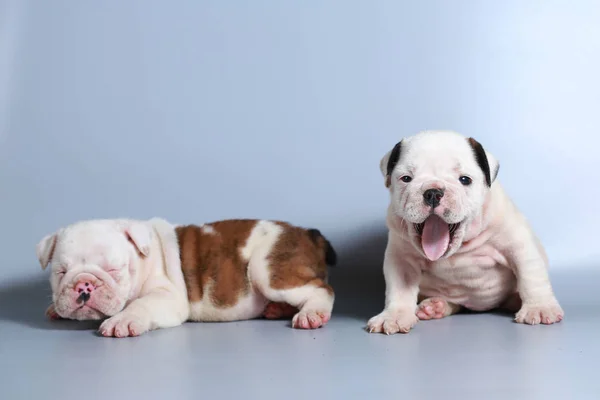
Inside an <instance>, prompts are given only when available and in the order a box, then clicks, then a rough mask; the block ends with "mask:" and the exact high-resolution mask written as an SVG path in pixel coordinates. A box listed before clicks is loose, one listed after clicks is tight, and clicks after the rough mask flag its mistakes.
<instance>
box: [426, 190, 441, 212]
mask: <svg viewBox="0 0 600 400" xmlns="http://www.w3.org/2000/svg"><path fill="white" fill-rule="evenodd" d="M442 197H444V191H443V190H440V189H427V190H426V191H425V192H424V193H423V198H424V199H425V204H427V205H428V206H431V207H433V208H436V207H437V206H439V205H440V200H441V199H442Z"/></svg>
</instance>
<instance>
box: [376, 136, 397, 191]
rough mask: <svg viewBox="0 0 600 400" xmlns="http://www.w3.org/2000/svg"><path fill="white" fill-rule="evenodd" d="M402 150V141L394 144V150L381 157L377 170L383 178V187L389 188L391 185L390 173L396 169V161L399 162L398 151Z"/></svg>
mask: <svg viewBox="0 0 600 400" xmlns="http://www.w3.org/2000/svg"><path fill="white" fill-rule="evenodd" d="M401 150H402V140H401V141H399V142H398V143H396V145H395V146H394V148H393V149H392V150H390V151H388V152H387V153H385V155H384V156H383V158H382V159H381V161H380V162H379V169H380V170H381V173H382V174H383V176H384V177H385V187H386V188H389V187H390V186H391V185H392V171H394V168H396V164H398V160H400V151H401Z"/></svg>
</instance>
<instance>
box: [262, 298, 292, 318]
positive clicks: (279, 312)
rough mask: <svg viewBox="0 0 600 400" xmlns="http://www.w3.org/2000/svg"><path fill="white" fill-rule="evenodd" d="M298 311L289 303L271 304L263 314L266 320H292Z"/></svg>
mask: <svg viewBox="0 0 600 400" xmlns="http://www.w3.org/2000/svg"><path fill="white" fill-rule="evenodd" d="M297 312H298V309H297V308H296V307H294V306H291V305H289V304H287V303H273V302H271V303H269V304H267V307H266V308H265V311H264V312H263V317H265V318H266V319H280V318H292V317H293V316H294V315H296V313H297Z"/></svg>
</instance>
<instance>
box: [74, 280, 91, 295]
mask: <svg viewBox="0 0 600 400" xmlns="http://www.w3.org/2000/svg"><path fill="white" fill-rule="evenodd" d="M95 289H96V287H95V286H94V285H93V284H92V283H91V282H89V281H79V282H78V283H77V285H75V291H76V292H77V293H79V294H81V293H87V294H91V293H92V292H93V291H94V290H95Z"/></svg>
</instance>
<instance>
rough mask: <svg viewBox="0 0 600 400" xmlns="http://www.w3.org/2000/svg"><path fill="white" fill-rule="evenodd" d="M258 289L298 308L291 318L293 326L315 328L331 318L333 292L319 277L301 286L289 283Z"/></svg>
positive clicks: (268, 295)
mask: <svg viewBox="0 0 600 400" xmlns="http://www.w3.org/2000/svg"><path fill="white" fill-rule="evenodd" d="M290 283H292V282H290ZM260 290H261V291H262V293H263V295H264V296H265V297H266V298H268V299H269V300H271V301H276V302H285V303H287V304H289V305H291V306H293V307H295V308H296V309H298V310H299V311H298V312H297V313H296V315H294V317H293V318H292V327H294V328H298V329H316V328H320V327H321V326H323V325H325V324H326V323H327V322H328V321H329V320H330V319H331V311H332V310H333V302H334V293H333V289H332V288H331V286H329V285H328V284H326V283H325V282H323V281H322V280H321V279H318V278H315V279H312V280H309V281H308V282H306V283H305V284H303V285H301V286H295V287H291V285H290V287H289V288H286V289H276V288H273V287H271V286H270V285H269V286H268V287H262V288H261V289H260Z"/></svg>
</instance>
